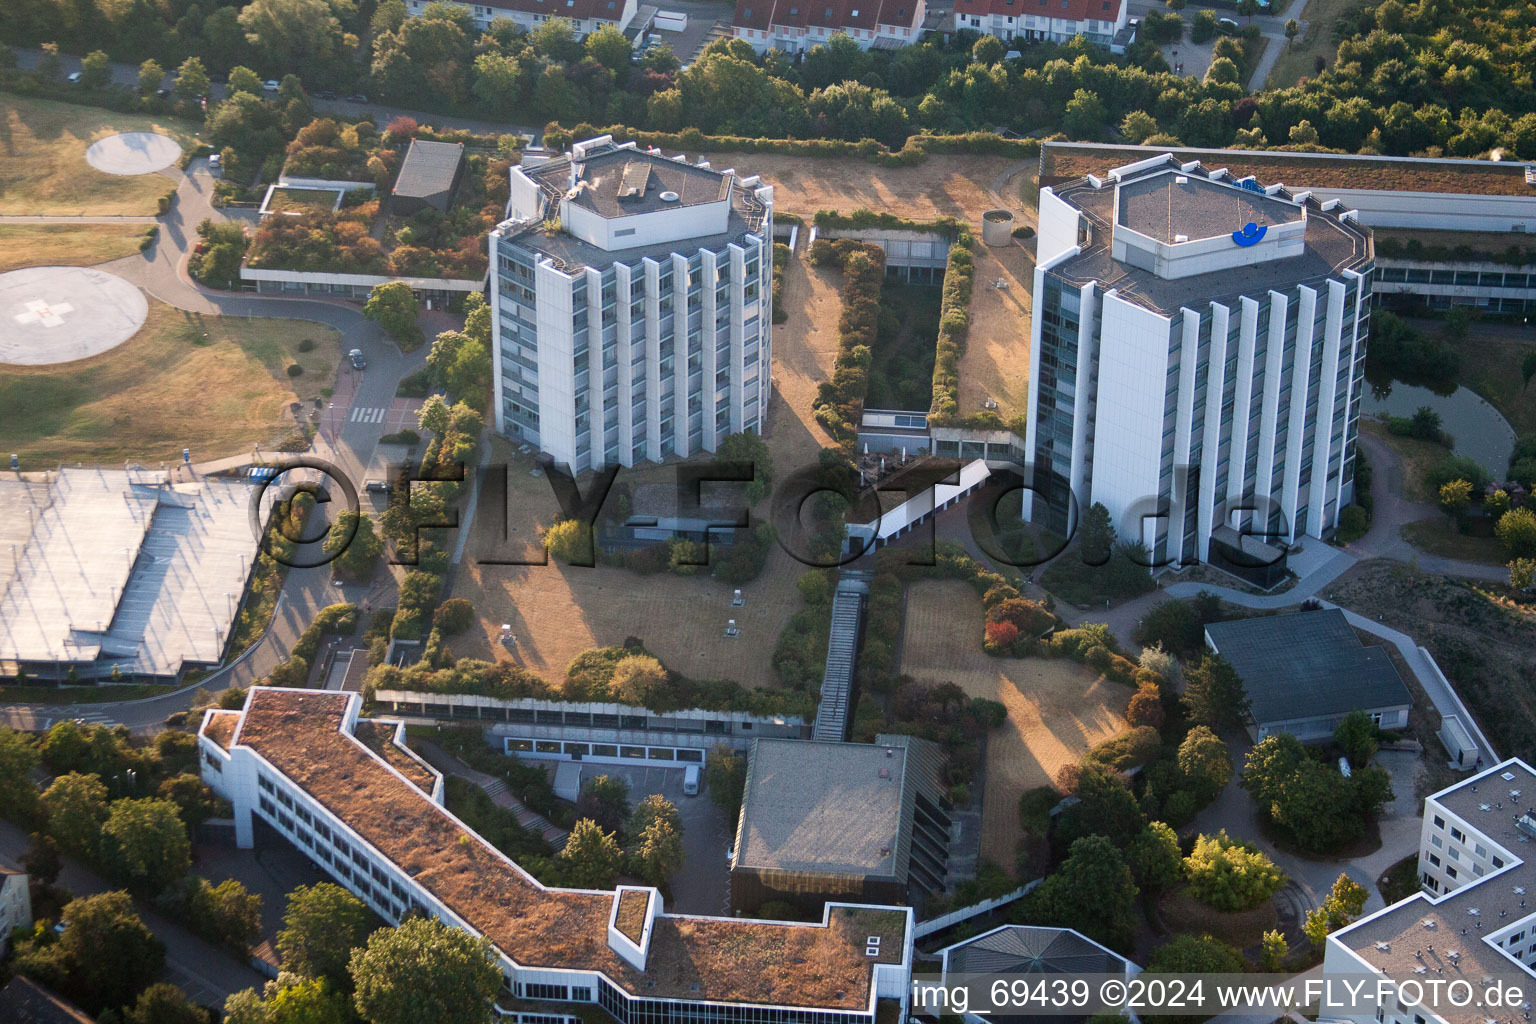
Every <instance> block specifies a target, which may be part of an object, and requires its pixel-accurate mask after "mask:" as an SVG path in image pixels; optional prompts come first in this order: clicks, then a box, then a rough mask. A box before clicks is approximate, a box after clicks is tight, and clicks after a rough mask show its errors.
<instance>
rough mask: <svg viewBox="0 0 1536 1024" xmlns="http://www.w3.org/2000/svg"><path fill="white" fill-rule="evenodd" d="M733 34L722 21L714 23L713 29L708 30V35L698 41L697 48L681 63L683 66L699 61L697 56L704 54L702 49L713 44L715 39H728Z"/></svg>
mask: <svg viewBox="0 0 1536 1024" xmlns="http://www.w3.org/2000/svg"><path fill="white" fill-rule="evenodd" d="M733 34H734V33H733V32H732V31H731V26H730V25H728V24H726V23H725V22H723V21H717V22H715V27H714V28H712V29H710V30H709V33H708V34H707V35H705V36H704V38H703V39H702V40H700V41H699V45H698V47H697V48H696V49H695V50H694V51H693V52H692V53H690V54H689V55H688V57H687V58H686V59H685V60H684V61H683V63H684V64H692V63H693V62H694V61H696V60H698V59H699V54H701V53H703V52H704V47H706V46H708V45H709V44H710V43H712V42H714V41H715V40H716V39H729V38H731V36H732V35H733Z"/></svg>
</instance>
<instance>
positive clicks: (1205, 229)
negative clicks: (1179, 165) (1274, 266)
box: [1120, 169, 1301, 243]
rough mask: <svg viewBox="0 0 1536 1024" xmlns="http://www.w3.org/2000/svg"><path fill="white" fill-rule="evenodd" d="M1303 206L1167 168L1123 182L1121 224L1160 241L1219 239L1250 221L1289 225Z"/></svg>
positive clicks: (1298, 218) (1298, 217) (1299, 213)
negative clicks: (1182, 238) (1181, 237)
mask: <svg viewBox="0 0 1536 1024" xmlns="http://www.w3.org/2000/svg"><path fill="white" fill-rule="evenodd" d="M1300 219H1301V207H1299V206H1297V205H1296V204H1295V203H1289V202H1284V201H1282V200H1279V199H1274V198H1271V197H1270V196H1266V195H1261V194H1259V193H1257V192H1252V191H1249V190H1248V189H1246V188H1239V187H1238V186H1236V185H1226V184H1222V183H1220V182H1215V181H1211V180H1210V179H1209V178H1203V177H1201V176H1200V175H1198V174H1194V175H1191V174H1183V173H1180V172H1179V171H1177V170H1175V169H1169V170H1166V171H1163V172H1161V173H1159V174H1152V175H1148V176H1147V177H1144V178H1136V179H1134V180H1132V181H1128V182H1126V183H1125V184H1123V185H1121V186H1120V223H1121V224H1123V225H1125V226H1126V227H1128V228H1130V229H1131V230H1132V231H1139V232H1141V233H1142V234H1144V235H1146V236H1147V237H1148V238H1155V239H1157V240H1158V241H1160V242H1170V243H1171V242H1172V241H1173V240H1174V238H1175V237H1176V236H1178V235H1183V236H1184V237H1185V238H1186V239H1192V238H1215V237H1217V236H1219V235H1225V234H1230V233H1231V232H1233V231H1236V230H1238V229H1239V228H1241V227H1242V226H1243V225H1245V224H1248V223H1253V224H1263V225H1270V224H1286V223H1290V222H1291V221H1297V220H1300Z"/></svg>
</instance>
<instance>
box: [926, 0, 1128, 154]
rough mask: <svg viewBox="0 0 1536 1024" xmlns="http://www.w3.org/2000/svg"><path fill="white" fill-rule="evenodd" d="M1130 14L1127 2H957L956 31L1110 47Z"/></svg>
mask: <svg viewBox="0 0 1536 1024" xmlns="http://www.w3.org/2000/svg"><path fill="white" fill-rule="evenodd" d="M1127 15H1128V5H1127V4H1126V3H1125V0H955V29H956V30H957V31H958V30H961V29H970V30H972V31H974V32H984V33H986V34H987V35H991V36H996V37H997V38H999V39H1002V40H1004V41H1007V40H1024V41H1028V42H1048V43H1064V42H1066V41H1068V40H1069V39H1071V38H1072V37H1073V36H1082V37H1083V38H1084V39H1087V40H1088V41H1089V42H1090V43H1097V44H1098V45H1100V46H1104V47H1111V46H1114V45H1115V44H1116V36H1117V35H1118V34H1119V33H1120V31H1121V30H1122V29H1124V28H1125V27H1126V20H1127ZM1120 49H1122V50H1123V49H1124V45H1123V44H1121V46H1120ZM1122 162H1124V161H1122Z"/></svg>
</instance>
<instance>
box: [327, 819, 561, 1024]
mask: <svg viewBox="0 0 1536 1024" xmlns="http://www.w3.org/2000/svg"><path fill="white" fill-rule="evenodd" d="M573 835H574V833H573ZM495 957H496V952H495V949H494V948H493V947H492V946H491V940H490V939H488V938H486V937H484V936H478V937H476V936H471V935H470V934H469V933H468V932H465V931H461V930H460V929H458V928H453V927H450V926H448V925H445V924H443V923H441V922H439V921H437V920H434V919H429V918H415V919H413V920H409V921H406V922H405V923H404V924H402V925H400V927H398V928H381V929H380V930H378V931H377V932H374V933H373V935H371V936H370V937H369V939H368V944H367V946H366V947H365V948H363V949H359V950H357V951H356V952H354V953H353V954H352V963H351V971H352V980H353V983H354V985H355V986H356V992H357V995H356V1005H357V1010H358V1012H359V1013H360V1014H362V1016H363V1017H364V1019H366V1020H368V1021H369V1022H370V1024H420V1022H422V1021H433V1022H434V1024H486V1022H487V1021H488V1020H489V1019H490V1001H491V999H492V998H494V997H495V995H496V993H497V991H499V990H500V988H501V982H502V976H501V971H500V969H498V968H497V966H496V959H495Z"/></svg>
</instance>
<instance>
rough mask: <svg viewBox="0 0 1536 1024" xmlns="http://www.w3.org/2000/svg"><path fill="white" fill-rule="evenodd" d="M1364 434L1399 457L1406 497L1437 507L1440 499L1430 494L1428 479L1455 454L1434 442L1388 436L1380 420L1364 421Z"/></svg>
mask: <svg viewBox="0 0 1536 1024" xmlns="http://www.w3.org/2000/svg"><path fill="white" fill-rule="evenodd" d="M1360 430H1361V431H1362V432H1363V433H1367V434H1370V435H1371V436H1372V437H1375V438H1378V439H1379V440H1381V441H1382V442H1383V443H1385V444H1386V445H1387V446H1388V447H1390V448H1391V449H1392V451H1393V452H1394V453H1395V454H1396V455H1397V457H1398V459H1399V460H1401V461H1402V464H1403V497H1405V498H1407V499H1408V500H1409V501H1416V502H1420V503H1423V504H1429V505H1434V504H1437V503H1438V502H1439V500H1440V496H1439V495H1438V494H1436V493H1434V492H1433V491H1432V490H1430V487H1429V484H1428V483H1427V482H1426V480H1425V475H1426V474H1427V473H1428V472H1429V471H1430V470H1431V469H1433V468H1434V467H1435V466H1437V465H1439V464H1440V463H1441V462H1443V461H1445V460H1446V459H1447V458H1449V457H1450V454H1451V450H1450V449H1449V448H1447V447H1446V446H1445V445H1443V444H1436V443H1435V442H1434V441H1420V440H1419V439H1418V438H1414V437H1398V436H1397V435H1396V434H1389V433H1387V425H1386V424H1385V423H1382V422H1381V421H1380V420H1374V419H1371V418H1369V417H1366V416H1362V417H1360Z"/></svg>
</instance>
